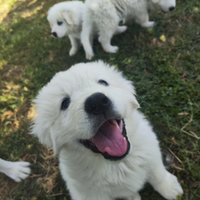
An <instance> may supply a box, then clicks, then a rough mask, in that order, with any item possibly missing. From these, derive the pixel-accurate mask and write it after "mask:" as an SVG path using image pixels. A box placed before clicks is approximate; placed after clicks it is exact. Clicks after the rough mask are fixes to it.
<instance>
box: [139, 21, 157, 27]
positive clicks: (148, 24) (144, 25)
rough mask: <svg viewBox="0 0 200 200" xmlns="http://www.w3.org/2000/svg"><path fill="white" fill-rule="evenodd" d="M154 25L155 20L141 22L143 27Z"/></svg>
mask: <svg viewBox="0 0 200 200" xmlns="http://www.w3.org/2000/svg"><path fill="white" fill-rule="evenodd" d="M154 25H155V22H151V21H148V22H145V23H143V24H141V26H142V27H144V28H151V27H154Z"/></svg>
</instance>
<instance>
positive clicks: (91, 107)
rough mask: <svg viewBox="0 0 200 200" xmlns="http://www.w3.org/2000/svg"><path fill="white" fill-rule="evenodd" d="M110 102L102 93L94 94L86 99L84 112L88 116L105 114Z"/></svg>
mask: <svg viewBox="0 0 200 200" xmlns="http://www.w3.org/2000/svg"><path fill="white" fill-rule="evenodd" d="M110 104H111V102H110V100H109V99H108V97H106V96H105V95H104V94H102V93H95V94H93V95H91V96H90V97H88V98H87V99H86V101H85V110H86V112H87V113H89V114H94V115H100V114H103V113H105V111H106V110H107V109H108V108H109V106H110Z"/></svg>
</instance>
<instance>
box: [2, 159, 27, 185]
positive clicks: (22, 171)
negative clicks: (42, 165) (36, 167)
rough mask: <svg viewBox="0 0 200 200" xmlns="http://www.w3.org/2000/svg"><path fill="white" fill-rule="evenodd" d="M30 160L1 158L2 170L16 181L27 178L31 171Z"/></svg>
mask: <svg viewBox="0 0 200 200" xmlns="http://www.w3.org/2000/svg"><path fill="white" fill-rule="evenodd" d="M29 165H30V163H28V162H10V161H5V160H2V159H0V172H3V173H4V174H6V175H7V176H9V177H10V178H12V179H13V180H14V181H16V182H20V181H21V180H23V179H26V178H27V177H28V176H29V174H30V173H31V170H30V168H29V167H28V166H29Z"/></svg>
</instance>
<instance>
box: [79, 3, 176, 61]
mask: <svg viewBox="0 0 200 200" xmlns="http://www.w3.org/2000/svg"><path fill="white" fill-rule="evenodd" d="M85 4H86V12H85V14H84V18H83V31H82V33H81V40H82V44H83V47H84V49H85V52H86V58H87V59H89V60H90V59H92V57H93V56H94V53H93V49H92V45H91V42H90V37H91V35H92V33H93V30H94V29H96V30H97V31H98V34H99V42H100V43H101V45H102V48H103V49H104V51H106V52H108V53H116V52H117V50H118V47H117V46H112V45H111V39H112V36H113V35H114V33H115V32H116V29H117V27H118V24H119V22H120V21H124V22H126V21H127V20H128V21H130V20H132V19H134V20H135V21H136V22H137V23H138V24H140V25H141V26H142V27H146V28H147V27H152V26H153V25H154V22H153V21H149V15H148V9H161V10H162V11H163V12H169V11H172V10H173V9H174V8H175V6H176V1H175V0H86V2H85ZM124 28H125V27H124ZM121 29H122V28H121ZM121 29H120V30H119V31H120V32H123V31H124V30H121ZM125 30H126V29H125Z"/></svg>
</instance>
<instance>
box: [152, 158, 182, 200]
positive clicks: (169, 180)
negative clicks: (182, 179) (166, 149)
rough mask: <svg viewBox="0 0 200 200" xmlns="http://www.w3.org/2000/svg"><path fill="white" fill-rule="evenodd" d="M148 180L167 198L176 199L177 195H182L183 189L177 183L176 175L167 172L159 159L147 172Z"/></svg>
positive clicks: (169, 199)
mask: <svg viewBox="0 0 200 200" xmlns="http://www.w3.org/2000/svg"><path fill="white" fill-rule="evenodd" d="M148 182H149V183H150V184H151V185H152V186H153V187H154V189H155V190H156V191H158V192H159V193H160V194H161V195H162V196H163V197H164V198H166V199H168V200H174V199H177V198H176V197H177V195H180V196H181V195H182V194H183V190H182V188H181V186H180V184H179V183H178V180H177V178H176V176H174V175H172V174H171V173H169V172H168V171H167V170H166V169H165V167H164V165H163V163H162V160H161V156H160V159H157V160H156V162H155V163H154V165H153V166H152V169H151V170H150V172H149V179H148Z"/></svg>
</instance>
